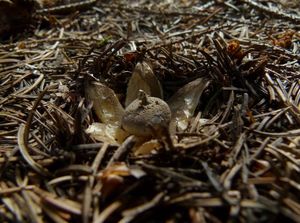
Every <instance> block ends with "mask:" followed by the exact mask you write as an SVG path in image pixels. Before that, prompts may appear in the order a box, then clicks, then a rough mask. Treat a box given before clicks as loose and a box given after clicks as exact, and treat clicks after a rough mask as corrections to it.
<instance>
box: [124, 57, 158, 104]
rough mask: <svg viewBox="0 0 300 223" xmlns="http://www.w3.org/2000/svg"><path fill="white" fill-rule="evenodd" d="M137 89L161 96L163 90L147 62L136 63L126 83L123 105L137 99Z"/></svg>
mask: <svg viewBox="0 0 300 223" xmlns="http://www.w3.org/2000/svg"><path fill="white" fill-rule="evenodd" d="M139 90H143V91H144V92H145V93H146V94H148V95H151V96H153V97H157V98H163V91H162V87H161V84H160V82H159V80H158V79H157V78H156V76H155V74H154V73H153V70H152V68H151V65H150V64H149V63H148V62H145V61H143V62H141V63H137V65H136V66H135V68H134V70H133V73H132V76H131V78H130V80H129V83H128V88H127V94H126V100H125V106H126V107H127V106H128V105H129V104H130V103H131V102H133V101H134V100H135V99H137V97H138V94H139Z"/></svg>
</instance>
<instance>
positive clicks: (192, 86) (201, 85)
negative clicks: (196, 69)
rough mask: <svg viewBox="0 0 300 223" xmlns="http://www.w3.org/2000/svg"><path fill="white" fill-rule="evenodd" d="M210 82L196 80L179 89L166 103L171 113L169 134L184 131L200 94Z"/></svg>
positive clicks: (201, 79)
mask: <svg viewBox="0 0 300 223" xmlns="http://www.w3.org/2000/svg"><path fill="white" fill-rule="evenodd" d="M209 84H210V82H209V81H208V80H207V79H204V78H198V79H196V80H194V81H192V82H190V83H188V84H186V85H184V86H183V87H182V88H180V89H179V90H178V91H177V92H176V93H175V94H174V95H173V96H172V97H171V98H170V100H169V101H168V104H169V106H170V109H171V111H172V121H171V124H170V131H171V134H172V133H174V132H175V131H176V128H178V130H180V131H184V130H185V129H186V128H187V126H188V122H189V119H190V118H191V117H192V116H193V115H194V112H195V109H196V107H197V105H198V103H199V99H200V97H201V95H202V92H203V90H204V89H205V88H207V86H208V85H209Z"/></svg>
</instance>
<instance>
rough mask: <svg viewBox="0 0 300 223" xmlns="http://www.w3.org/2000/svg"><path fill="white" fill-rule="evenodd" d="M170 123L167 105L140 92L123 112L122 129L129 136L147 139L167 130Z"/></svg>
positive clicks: (169, 111) (169, 112)
mask: <svg viewBox="0 0 300 223" xmlns="http://www.w3.org/2000/svg"><path fill="white" fill-rule="evenodd" d="M170 121H171V110H170V108H169V106H168V104H167V103H166V102H164V101H163V100H162V99H160V98H156V97H150V96H148V95H147V94H146V93H145V92H144V91H142V90H140V91H139V94H138V98H137V99H135V100H134V101H133V102H132V103H131V104H129V105H128V106H127V108H126V110H125V114H124V116H123V118H122V127H123V128H124V129H125V130H126V131H127V132H129V133H130V134H133V135H136V136H146V137H147V136H153V135H156V134H157V133H158V134H159V132H162V130H163V129H164V128H168V126H169V123H170Z"/></svg>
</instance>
